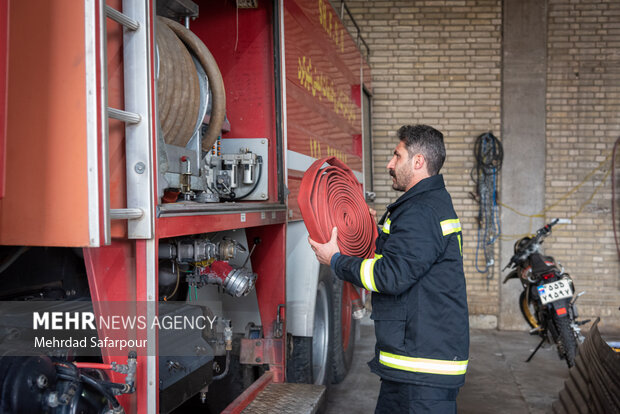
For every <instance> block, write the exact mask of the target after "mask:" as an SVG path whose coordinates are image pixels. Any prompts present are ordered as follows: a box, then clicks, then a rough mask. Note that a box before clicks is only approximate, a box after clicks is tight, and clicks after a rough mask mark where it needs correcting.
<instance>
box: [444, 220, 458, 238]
mask: <svg viewBox="0 0 620 414" xmlns="http://www.w3.org/2000/svg"><path fill="white" fill-rule="evenodd" d="M439 224H440V225H441V232H442V233H443V235H444V236H447V235H448V234H452V233H458V232H460V231H461V222H460V221H459V219H451V220H444V221H442V222H440V223H439Z"/></svg>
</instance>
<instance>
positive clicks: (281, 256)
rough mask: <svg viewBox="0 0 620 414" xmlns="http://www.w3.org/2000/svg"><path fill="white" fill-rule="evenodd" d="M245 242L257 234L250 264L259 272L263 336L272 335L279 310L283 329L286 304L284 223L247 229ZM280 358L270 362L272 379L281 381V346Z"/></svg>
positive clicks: (257, 282)
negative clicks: (275, 361) (282, 306)
mask: <svg viewBox="0 0 620 414" xmlns="http://www.w3.org/2000/svg"><path fill="white" fill-rule="evenodd" d="M246 235H247V238H248V244H249V245H253V244H254V239H255V238H256V237H259V238H260V239H261V243H260V244H258V245H257V246H256V249H255V251H254V253H253V255H252V268H253V270H254V271H255V272H256V273H257V274H258V278H257V279H256V296H257V298H258V308H259V311H260V316H261V324H262V325H263V333H264V336H265V338H273V337H274V336H275V333H276V332H275V330H274V327H275V323H276V321H277V319H278V312H280V320H281V321H282V323H283V331H282V332H283V334H285V333H286V323H285V319H284V318H285V312H284V311H283V310H284V309H282V308H281V305H285V304H286V265H285V258H286V225H284V224H274V225H272V226H263V227H255V228H251V229H247V230H246ZM281 352H282V355H280V361H282V364H274V365H271V366H270V370H271V371H272V372H273V373H274V381H275V382H284V372H285V367H284V361H285V360H286V358H285V355H284V353H285V347H282V350H281Z"/></svg>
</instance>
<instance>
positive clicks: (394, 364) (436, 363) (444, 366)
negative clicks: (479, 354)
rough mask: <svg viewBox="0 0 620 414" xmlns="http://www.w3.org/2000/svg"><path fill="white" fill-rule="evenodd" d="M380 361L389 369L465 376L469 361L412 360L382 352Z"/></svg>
mask: <svg viewBox="0 0 620 414" xmlns="http://www.w3.org/2000/svg"><path fill="white" fill-rule="evenodd" d="M379 361H380V362H381V363H382V364H383V365H387V366H388V367H391V368H395V369H400V370H403V371H410V372H421V373H425V374H438V375H464V374H465V372H467V363H468V361H446V360H442V359H428V358H412V357H407V356H402V355H396V354H390V353H389V352H384V351H380V353H379Z"/></svg>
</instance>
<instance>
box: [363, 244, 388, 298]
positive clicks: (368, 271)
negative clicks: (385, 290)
mask: <svg viewBox="0 0 620 414" xmlns="http://www.w3.org/2000/svg"><path fill="white" fill-rule="evenodd" d="M382 257H383V256H382V255H380V254H376V253H375V257H374V258H372V259H365V260H363V261H362V264H361V266H360V280H361V281H362V284H363V285H364V287H365V288H366V290H370V291H372V292H379V291H378V290H377V285H375V273H374V272H375V263H377V260H379V259H381V258H382Z"/></svg>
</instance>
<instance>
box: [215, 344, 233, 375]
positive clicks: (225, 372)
mask: <svg viewBox="0 0 620 414" xmlns="http://www.w3.org/2000/svg"><path fill="white" fill-rule="evenodd" d="M229 367H230V351H226V367H225V368H224V372H222V373H221V374H220V375H216V376H215V377H213V381H217V380H221V379H222V378H224V377H225V376H226V375H228V368H229Z"/></svg>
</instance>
